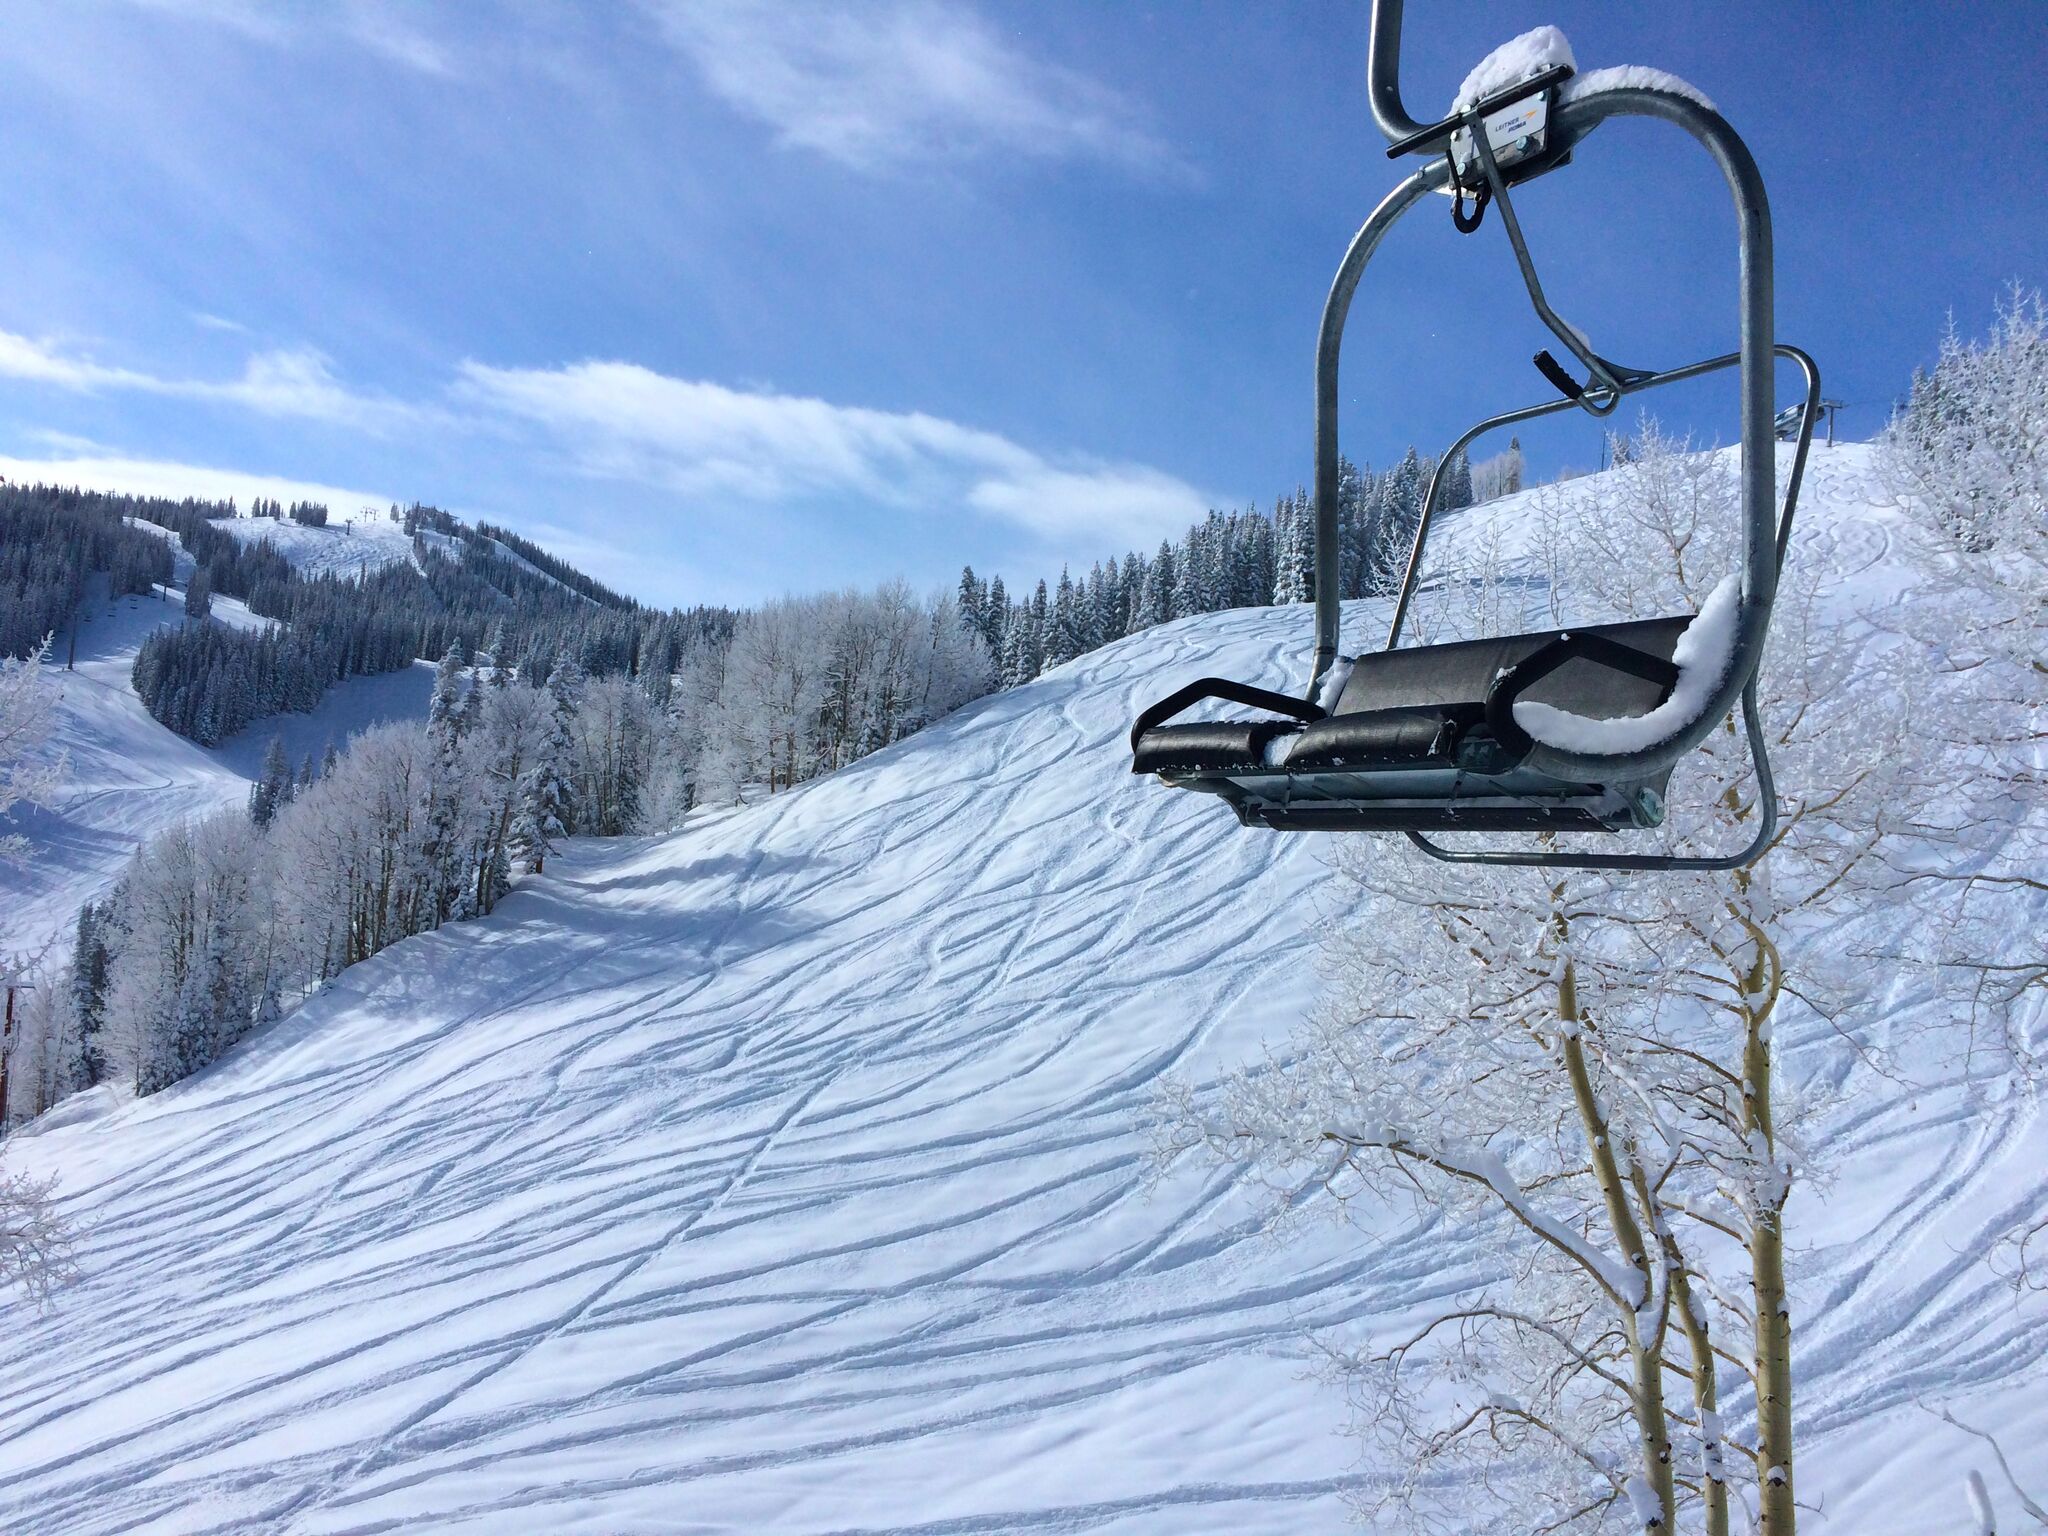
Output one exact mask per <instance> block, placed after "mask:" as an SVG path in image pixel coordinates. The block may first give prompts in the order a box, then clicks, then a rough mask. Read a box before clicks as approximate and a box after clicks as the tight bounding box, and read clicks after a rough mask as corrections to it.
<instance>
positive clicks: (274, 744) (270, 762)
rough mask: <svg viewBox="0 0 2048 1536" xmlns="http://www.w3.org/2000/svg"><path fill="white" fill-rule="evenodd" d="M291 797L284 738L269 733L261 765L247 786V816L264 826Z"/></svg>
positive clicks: (290, 774)
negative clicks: (251, 782)
mask: <svg viewBox="0 0 2048 1536" xmlns="http://www.w3.org/2000/svg"><path fill="white" fill-rule="evenodd" d="M291 798H292V765H291V759H289V758H288V757H286V756H285V752H284V738H283V737H282V736H273V737H271V738H270V745H269V746H268V747H266V748H265V749H264V751H263V767H262V769H261V770H260V771H259V773H258V775H257V779H256V782H255V783H254V784H252V785H250V786H249V819H250V820H251V821H253V822H255V823H256V825H257V826H259V827H267V826H269V825H270V822H271V818H273V817H274V816H276V815H277V813H278V810H279V808H280V807H281V806H283V805H285V804H286V803H287V802H288V801H290V799H291Z"/></svg>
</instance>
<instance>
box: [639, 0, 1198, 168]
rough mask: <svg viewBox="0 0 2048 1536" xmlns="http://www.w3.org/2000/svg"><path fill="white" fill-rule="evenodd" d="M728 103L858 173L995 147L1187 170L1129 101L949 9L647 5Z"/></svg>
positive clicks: (720, 1) (909, 2)
mask: <svg viewBox="0 0 2048 1536" xmlns="http://www.w3.org/2000/svg"><path fill="white" fill-rule="evenodd" d="M642 3H643V4H644V5H645V6H646V7H647V8H648V9H649V10H650V11H651V12H652V13H653V14H654V16H655V17H656V19H657V21H658V23H659V24H660V26H661V29H662V32H663V35H664V36H666V37H667V38H668V39H669V41H670V42H672V43H673V44H674V45H675V46H676V47H677V48H678V49H680V50H681V51H682V52H683V53H684V54H685V55H686V56H687V57H688V58H689V59H690V61H691V62H692V63H693V64H694V65H695V66H696V68H697V71H698V73H699V74H700V75H702V77H703V79H704V82H705V84H706V85H708V86H709V87H710V88H711V90H712V91H713V92H714V93H715V94H717V95H718V96H719V97H720V98H721V99H723V100H724V101H725V102H726V103H727V104H728V105H729V106H732V107H733V108H735V109H736V110H738V111H740V112H743V113H745V114H746V115H747V116H749V117H752V118H755V119H756V120H758V121H760V122H762V123H765V124H767V125H768V126H769V127H770V128H772V129H773V130H774V131H775V134H776V137H777V138H778V140H780V141H781V142H782V143H784V144H789V145H793V146H796V147H799V148H803V149H808V150H813V151H815V152H817V153H819V154H822V155H826V156H829V157H830V158H832V159H835V160H838V161H840V162H842V163H843V164H846V165H849V166H852V167H854V168H855V169H857V170H863V171H878V170H886V169H890V168H892V167H896V166H900V165H905V164H912V163H916V162H920V161H929V160H935V159H947V158H954V157H960V156H966V155H973V154H978V153H983V152H989V151H1003V152H1007V153H1010V154H1013V155H1029V156H1034V157H1037V158H1041V159H1087V160H1099V161H1106V162H1108V163H1111V164H1115V165H1120V166H1122V167H1124V168H1126V169H1128V170H1133V171H1137V172H1139V173H1141V174H1145V175H1149V176H1165V177H1170V178H1176V179H1178V178H1184V177H1186V176H1187V174H1188V171H1187V167H1186V166H1185V164H1184V163H1183V162H1182V161H1181V160H1180V159H1179V157H1178V156H1177V155H1175V154H1174V152H1173V151H1172V149H1171V148H1170V147H1169V146H1168V145H1167V144H1166V143H1165V142H1164V141H1163V140H1161V139H1160V138H1159V136H1158V134H1157V133H1156V132H1155V131H1154V130H1153V129H1152V128H1150V127H1149V126H1148V125H1147V124H1146V122H1145V120H1144V115H1143V114H1142V113H1141V112H1140V111H1139V110H1138V109H1137V108H1136V107H1135V106H1134V105H1133V104H1132V103H1131V102H1129V101H1128V100H1126V99H1125V98H1124V97H1123V96H1121V95H1119V94H1118V93H1117V92H1116V91H1114V90H1112V89H1110V88H1109V87H1108V86H1106V85H1103V84H1102V83H1101V82H1099V81H1097V80H1094V79H1091V78H1090V77H1089V76H1087V75H1084V74H1081V73H1080V72H1078V71H1076V70H1072V69H1068V68H1065V67H1063V66H1061V65H1057V64H1052V63H1048V62H1044V61H1041V60H1038V59H1034V58H1032V57H1030V56H1029V55H1027V54H1025V53H1023V52H1021V51H1020V50H1018V49H1017V48H1015V47H1014V46H1012V45H1011V44H1010V43H1009V42H1007V41H1005V40H1004V39H1003V38H1002V37H1001V36H999V35H998V34H997V32H996V31H995V29H994V28H992V27H991V26H990V25H989V24H988V23H987V22H986V21H985V20H983V19H982V18H981V17H980V16H979V15H977V14H976V13H975V12H974V11H973V10H971V9H969V8H968V7H967V6H965V5H963V4H960V3H957V0H956V3H941V0H868V3H864V4H861V5H856V6H847V5H835V4H831V3H828V0H642Z"/></svg>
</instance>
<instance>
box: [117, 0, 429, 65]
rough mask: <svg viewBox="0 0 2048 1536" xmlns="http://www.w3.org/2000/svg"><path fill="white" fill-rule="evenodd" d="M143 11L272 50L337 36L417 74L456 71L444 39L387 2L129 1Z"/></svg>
mask: <svg viewBox="0 0 2048 1536" xmlns="http://www.w3.org/2000/svg"><path fill="white" fill-rule="evenodd" d="M128 3H129V4H131V5H134V6H136V7H138V8H139V9H142V10H146V11H156V12H158V13H160V14H164V15H170V16H177V17H180V18H182V19H184V20H187V21H195V22H201V23H204V24H206V25H209V26H216V27H225V28H227V29H228V30H230V31H233V32H238V33H240V34H241V35H242V36H244V37H247V38H250V39H252V40H254V41H256V42H261V43H267V44H269V45H270V46H272V47H277V48H294V47H299V46H302V45H306V44H313V45H318V44H322V43H327V42H331V41H334V40H337V39H338V40H340V41H343V42H347V43H353V44H354V45H355V46H357V47H359V48H362V49H365V50H367V51H368V52H370V53H373V54H376V55H377V56H379V57H380V58H382V59H384V60H386V61H387V62H390V63H393V64H397V65H400V66H402V67H403V68H405V69H408V70H411V71H413V72H415V73H417V74H423V75H438V76H450V75H453V74H455V73H456V70H455V66H454V60H453V57H452V55H451V52H450V50H449V48H448V46H447V44H445V43H444V42H442V41H441V40H440V39H438V38H436V37H434V36H432V35H431V34H429V33H428V32H426V31H423V30H422V29H421V28H420V27H418V26H417V25H415V24H414V21H413V19H412V17H413V16H415V15H417V14H418V13H417V12H416V11H414V10H412V9H411V8H401V7H399V6H396V5H393V4H390V3H389V0H329V3H327V4H324V5H317V6H296V5H280V4H277V3H275V0H128Z"/></svg>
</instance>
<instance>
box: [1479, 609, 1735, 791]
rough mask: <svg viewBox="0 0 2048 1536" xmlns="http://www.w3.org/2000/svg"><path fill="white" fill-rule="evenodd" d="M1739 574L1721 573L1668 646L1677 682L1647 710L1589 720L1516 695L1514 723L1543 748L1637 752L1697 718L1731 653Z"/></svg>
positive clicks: (1681, 728) (1733, 648) (1722, 675)
mask: <svg viewBox="0 0 2048 1536" xmlns="http://www.w3.org/2000/svg"><path fill="white" fill-rule="evenodd" d="M1741 597H1742V578H1741V577H1739V576H1726V577H1723V578H1722V579H1721V581H1720V583H1719V585H1717V586H1716V587H1715V588H1714V590H1713V591H1711V592H1709V593H1708V594H1707V600H1706V601H1705V602H1704V603H1702V604H1700V611H1699V613H1698V614H1697V615H1695V616H1694V618H1693V621H1692V622H1691V623H1690V624H1688V625H1686V626H1685V632H1684V633H1683V634H1681V635H1680V636H1679V637H1678V643H1677V644H1676V645H1674V646H1673V647H1672V648H1671V660H1672V662H1673V663H1674V664H1675V665H1676V666H1677V668H1678V681H1677V682H1676V683H1674V684H1672V686H1671V696H1670V697H1669V698H1667V699H1665V701H1664V702H1663V703H1662V704H1659V705H1658V706H1657V707H1656V708H1655V709H1653V710H1650V711H1649V712H1647V713H1646V714H1640V715H1624V716H1622V717H1621V718H1619V719H1615V720H1594V719H1589V718H1588V717H1587V716H1585V715H1575V714H1573V713H1572V712H1571V711H1570V710H1568V709H1559V708H1558V707H1557V706H1556V705H1554V704H1545V703H1544V702H1543V701H1542V700H1541V699H1517V700H1516V701H1515V724H1517V725H1519V726H1520V727H1521V728H1522V729H1523V730H1525V731H1527V732H1528V733H1529V734H1530V735H1531V736H1533V737H1535V738H1536V740H1538V741H1540V742H1542V743H1543V744H1544V745H1545V746H1548V747H1557V748H1559V749H1560V750H1562V751H1565V752H1604V753H1620V752H1640V751H1642V749H1643V748H1645V747H1654V746H1655V745H1656V744H1657V743H1658V742H1660V741H1665V740H1668V739H1669V738H1671V737H1673V736H1676V735H1677V734H1678V733H1679V732H1680V731H1682V730H1684V729H1685V728H1686V727H1687V726H1688V725H1691V724H1692V723H1693V721H1695V720H1697V719H1698V718H1699V717H1700V714H1701V712H1702V711H1704V710H1705V709H1706V707H1707V702H1708V700H1710V699H1712V698H1713V696H1714V690H1715V689H1716V688H1718V687H1720V686H1721V679H1722V678H1724V677H1726V676H1727V675H1728V663H1729V662H1730V661H1731V660H1732V659H1733V658H1734V655H1735V620H1736V617H1737V613H1738V606H1737V605H1738V603H1739V602H1740V599H1741Z"/></svg>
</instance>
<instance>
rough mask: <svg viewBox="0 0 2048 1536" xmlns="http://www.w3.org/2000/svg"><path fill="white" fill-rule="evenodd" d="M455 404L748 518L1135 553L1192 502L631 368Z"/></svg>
mask: <svg viewBox="0 0 2048 1536" xmlns="http://www.w3.org/2000/svg"><path fill="white" fill-rule="evenodd" d="M457 393H458V394H459V395H460V396H461V397H462V398H463V399H464V400H465V401H466V402H468V403H469V404H471V405H474V406H477V407H480V408H483V409H485V410H488V411H492V412H496V413H502V414H506V415H510V416H512V417H515V418H519V419H521V420H523V421H526V422H531V423H534V424H537V425H539V426H542V427H544V428H546V429H547V430H548V431H549V432H550V433H551V434H552V435H553V436H554V437H555V438H556V440H557V441H558V442H560V443H561V444H562V446H563V447H564V449H566V450H567V451H568V453H569V454H570V455H571V457H572V458H573V460H574V462H575V463H576V465H577V466H578V467H579V468H580V469H582V470H583V471H584V472H585V473H586V474H591V475H597V476H602V477H605V478H609V479H620V480H631V481H637V482H639V483H642V484H647V485H654V486H662V487H666V488H668V489H671V490H675V491H679V492H683V493H685V494H689V495H696V496H723V497H728V498H732V499H735V500H744V501H752V502H759V503H779V502H780V503H786V502H796V501H804V500H818V499H827V498H833V497H839V498H844V497H858V498H860V499H863V500H866V501H870V502H874V503H878V504H881V505H883V506H898V507H904V508H910V509H924V510H936V509H944V508H949V507H966V508H971V509H972V510H974V511H977V512H980V513H982V514H984V515H985V516H988V517H991V518H994V519H997V520H1000V521H1002V522H1005V523H1008V524H1011V525H1012V526H1014V527H1017V528H1020V529H1023V530H1024V531H1026V532H1027V533H1030V534H1032V535H1033V536H1035V537H1037V538H1039V539H1042V540H1045V541H1047V542H1048V543H1059V542H1072V541H1073V540H1074V539H1075V537H1076V536H1080V535H1085V536H1087V538H1088V539H1089V540H1090V541H1091V544H1096V545H1101V546H1102V547H1105V548H1106V547H1109V546H1111V545H1147V546H1149V545H1150V544H1152V543H1154V542H1156V541H1157V540H1159V539H1161V538H1164V537H1168V536H1172V535H1177V534H1179V533H1180V532H1181V531H1183V530H1184V529H1185V528H1186V527H1187V525H1188V524H1189V523H1190V522H1192V521H1194V520H1196V519H1197V518H1199V517H1201V516H1202V513H1203V511H1204V509H1205V508H1206V507H1207V506H1208V505H1209V503H1208V501H1207V499H1206V498H1204V497H1203V496H1202V495H1201V493H1200V492H1198V491H1197V490H1195V489H1194V487H1192V486H1190V485H1188V484H1187V483H1186V482H1184V481H1181V480H1177V479H1175V478H1174V477H1173V476H1171V475H1168V474H1165V473H1163V472H1161V471H1159V470H1155V469H1149V468H1146V467H1144V466H1142V465H1126V464H1111V463H1104V462H1101V461H1098V460H1093V459H1086V458H1081V457H1076V456H1067V457H1063V458H1062V459H1060V460H1059V461H1057V462H1055V461H1053V460H1050V459H1048V458H1046V457H1044V456H1042V455H1040V454H1038V453H1035V452H1033V451H1032V450H1031V449H1028V448H1025V447H1023V446H1022V445H1020V444H1018V443H1014V442H1012V441H1011V440H1010V439H1008V438H1006V437H1003V436H1001V435H1000V434H998V433H994V432H986V431H982V430H980V429H978V428H975V427H967V426H962V425H960V424H959V423H958V422H952V421H947V420H945V419H944V418H942V417H937V416H929V415H926V414H924V413H922V412H916V411H878V410H871V409H868V408H865V407H861V406H844V405H834V404H832V403H830V402H829V401H825V400H819V399H815V398H809V397H805V396H799V395H785V394H775V393H770V392H765V391H749V390H737V389H730V388H728V387H726V386H725V385H722V384H713V383H708V382H705V381H702V380H692V379H677V378H671V377H669V376H668V375H666V374H660V373H655V372H654V371H652V370H651V369H647V368H643V367H641V366H639V365H638V364H635V363H619V362H584V363H576V364H573V365H571V366H569V367H565V368H551V369H513V368H493V367H489V366H487V365H485V364H482V363H476V362H469V363H465V364H463V366H462V370H461V383H460V384H459V385H458V386H457Z"/></svg>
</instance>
